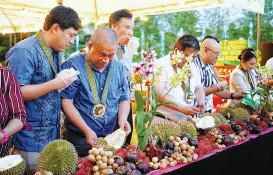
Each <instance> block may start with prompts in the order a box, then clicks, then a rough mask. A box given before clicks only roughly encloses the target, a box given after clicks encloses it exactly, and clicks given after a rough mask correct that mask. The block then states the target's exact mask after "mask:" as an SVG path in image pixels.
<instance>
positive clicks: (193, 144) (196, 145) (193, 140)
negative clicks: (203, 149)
mask: <svg viewBox="0 0 273 175" xmlns="http://www.w3.org/2000/svg"><path fill="white" fill-rule="evenodd" d="M189 144H190V145H191V146H194V147H195V148H197V147H198V144H199V140H198V139H190V140H189Z"/></svg>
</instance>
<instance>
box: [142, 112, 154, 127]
mask: <svg viewBox="0 0 273 175" xmlns="http://www.w3.org/2000/svg"><path fill="white" fill-rule="evenodd" d="M152 117H153V115H152V114H151V113H147V114H145V118H144V121H143V123H144V124H145V125H146V123H147V121H149V120H151V118H152Z"/></svg>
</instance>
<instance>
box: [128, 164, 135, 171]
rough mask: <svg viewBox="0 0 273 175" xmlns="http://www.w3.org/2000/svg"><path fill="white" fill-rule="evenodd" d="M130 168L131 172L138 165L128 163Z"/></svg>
mask: <svg viewBox="0 0 273 175" xmlns="http://www.w3.org/2000/svg"><path fill="white" fill-rule="evenodd" d="M128 166H129V167H130V168H131V170H135V169H136V165H135V164H134V163H128Z"/></svg>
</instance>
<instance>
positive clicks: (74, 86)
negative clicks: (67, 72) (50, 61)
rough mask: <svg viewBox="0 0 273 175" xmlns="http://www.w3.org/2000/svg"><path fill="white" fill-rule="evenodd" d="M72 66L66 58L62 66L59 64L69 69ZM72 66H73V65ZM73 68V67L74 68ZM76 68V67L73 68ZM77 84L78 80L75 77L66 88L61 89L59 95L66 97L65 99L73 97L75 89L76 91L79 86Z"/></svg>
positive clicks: (62, 67)
mask: <svg viewBox="0 0 273 175" xmlns="http://www.w3.org/2000/svg"><path fill="white" fill-rule="evenodd" d="M71 67H73V66H72V63H71V62H70V61H69V60H67V61H65V62H64V63H63V64H62V66H61V69H62V70H63V69H69V68H71ZM73 68H74V67H73ZM74 69H75V68H74ZM75 70H76V69H75ZM79 84H80V80H79V79H77V80H76V81H74V82H73V83H72V84H71V85H70V86H68V87H67V88H65V89H64V90H62V93H61V96H62V97H63V98H66V99H74V97H75V95H76V93H77V91H78V88H79Z"/></svg>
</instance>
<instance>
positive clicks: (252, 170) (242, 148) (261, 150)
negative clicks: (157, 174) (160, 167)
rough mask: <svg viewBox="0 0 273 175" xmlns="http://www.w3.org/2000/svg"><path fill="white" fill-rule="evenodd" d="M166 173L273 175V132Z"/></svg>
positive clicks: (190, 174) (182, 174)
mask: <svg viewBox="0 0 273 175" xmlns="http://www.w3.org/2000/svg"><path fill="white" fill-rule="evenodd" d="M165 174H180V175H214V174H215V175H273V132H270V133H267V134H264V135H261V136H259V137H257V138H255V139H251V140H249V141H247V142H246V143H243V144H241V145H238V146H235V147H232V148H229V149H226V150H223V151H222V152H218V153H216V154H214V155H212V156H210V157H208V158H205V159H203V160H200V161H197V162H193V163H191V164H188V165H187V166H184V167H182V168H179V169H177V170H174V171H172V172H169V173H165Z"/></svg>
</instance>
